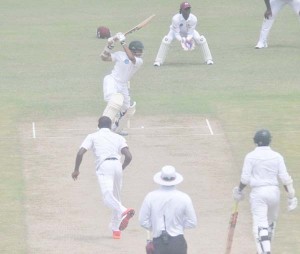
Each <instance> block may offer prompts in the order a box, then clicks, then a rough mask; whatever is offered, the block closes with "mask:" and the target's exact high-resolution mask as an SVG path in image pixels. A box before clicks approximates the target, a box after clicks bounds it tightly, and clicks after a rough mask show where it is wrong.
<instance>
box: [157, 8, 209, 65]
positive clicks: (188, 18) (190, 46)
mask: <svg viewBox="0 0 300 254" xmlns="http://www.w3.org/2000/svg"><path fill="white" fill-rule="evenodd" d="M197 21H198V20H197V17H196V16H195V15H193V14H192V13H191V5H190V4H189V3H188V2H183V3H181V4H180V9H179V13H177V14H175V15H174V16H173V18H172V24H171V26H170V31H169V33H168V34H167V35H166V36H165V37H164V38H163V39H162V42H161V44H160V47H159V50H158V53H157V56H156V59H155V62H154V64H153V65H154V66H161V65H162V64H163V63H164V62H165V59H166V56H167V53H168V51H169V48H170V46H171V43H172V41H173V40H174V39H177V40H178V41H179V42H180V43H181V46H182V48H183V50H185V51H188V50H194V48H195V43H196V44H197V45H199V47H200V49H201V51H202V54H203V57H204V62H205V63H206V64H209V65H211V64H213V63H214V62H213V59H212V56H211V53H210V50H209V47H208V44H207V41H206V38H205V37H204V36H203V35H200V34H199V33H198V32H197V31H196V30H195V28H196V25H197Z"/></svg>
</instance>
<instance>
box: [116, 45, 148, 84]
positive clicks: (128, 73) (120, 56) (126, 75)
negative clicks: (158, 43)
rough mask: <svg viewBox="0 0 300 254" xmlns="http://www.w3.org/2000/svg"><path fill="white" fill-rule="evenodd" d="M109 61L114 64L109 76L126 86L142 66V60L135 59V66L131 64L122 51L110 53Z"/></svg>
mask: <svg viewBox="0 0 300 254" xmlns="http://www.w3.org/2000/svg"><path fill="white" fill-rule="evenodd" d="M111 59H112V61H113V62H115V66H114V68H113V70H112V72H111V76H112V77H113V78H114V79H115V80H116V81H118V82H120V83H123V84H124V85H126V86H127V83H128V81H130V79H131V77H132V76H133V75H134V73H136V72H137V70H138V69H139V68H140V67H141V66H142V64H143V59H142V58H140V57H136V62H135V64H134V63H132V62H131V61H130V60H129V59H128V56H127V54H126V53H125V52H124V51H117V52H115V53H111Z"/></svg>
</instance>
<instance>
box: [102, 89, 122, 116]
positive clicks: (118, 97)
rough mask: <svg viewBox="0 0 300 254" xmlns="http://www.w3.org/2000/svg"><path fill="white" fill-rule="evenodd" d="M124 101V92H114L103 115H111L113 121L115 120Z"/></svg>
mask: <svg viewBox="0 0 300 254" xmlns="http://www.w3.org/2000/svg"><path fill="white" fill-rule="evenodd" d="M123 101H124V96H123V95H122V94H120V93H116V94H113V95H112V96H111V99H110V100H109V102H108V103H107V106H106V108H105V109H104V112H103V114H102V115H103V116H107V117H109V118H110V119H111V120H112V122H114V119H115V117H116V115H117V114H118V113H119V112H120V110H121V107H122V105H123Z"/></svg>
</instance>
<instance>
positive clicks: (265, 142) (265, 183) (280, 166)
mask: <svg viewBox="0 0 300 254" xmlns="http://www.w3.org/2000/svg"><path fill="white" fill-rule="evenodd" d="M254 143H255V144H256V145H257V147H256V148H255V149H254V150H253V151H252V152H250V153H248V154H247V155H246V157H245V160H244V165H243V170H242V174H241V180H240V184H239V186H236V187H235V188H234V189H233V198H234V199H235V200H236V201H241V200H242V199H243V196H244V195H243V189H244V188H245V187H246V186H247V185H249V186H250V187H251V192H250V205H251V213H252V220H253V234H254V238H255V243H256V249H257V253H258V254H271V241H272V239H273V237H274V232H275V226H276V221H277V218H278V213H279V205H280V188H279V181H280V182H281V183H282V184H283V185H284V188H285V190H286V192H287V197H288V210H289V211H291V210H294V209H295V208H296V207H297V204H298V200H297V198H296V196H295V189H294V186H293V179H292V178H291V176H290V175H289V173H288V171H287V168H286V165H285V162H284V159H283V157H282V155H281V154H279V153H278V152H275V151H273V150H272V149H271V147H270V143H271V134H270V132H269V131H268V130H266V129H262V130H259V131H257V132H256V133H255V135H254Z"/></svg>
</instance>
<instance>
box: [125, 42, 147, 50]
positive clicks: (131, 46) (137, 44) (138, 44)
mask: <svg viewBox="0 0 300 254" xmlns="http://www.w3.org/2000/svg"><path fill="white" fill-rule="evenodd" d="M128 47H129V49H130V50H132V51H143V49H144V45H143V43H142V42H140V41H132V42H130V43H129V46H128Z"/></svg>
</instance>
